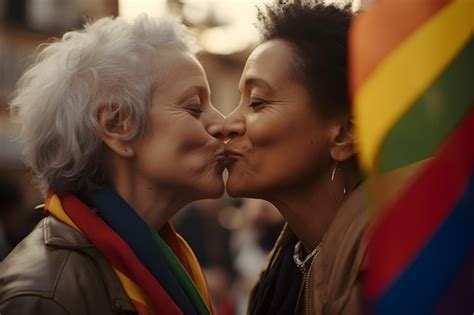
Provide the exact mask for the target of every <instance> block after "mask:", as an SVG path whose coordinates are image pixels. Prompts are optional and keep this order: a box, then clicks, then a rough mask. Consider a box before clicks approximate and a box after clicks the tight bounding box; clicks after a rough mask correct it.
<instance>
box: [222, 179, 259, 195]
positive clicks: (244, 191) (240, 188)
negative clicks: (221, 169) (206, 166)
mask: <svg viewBox="0 0 474 315" xmlns="http://www.w3.org/2000/svg"><path fill="white" fill-rule="evenodd" d="M244 184H245V183H242V182H241V181H236V180H233V178H232V176H231V175H230V173H229V178H228V179H227V183H226V191H227V194H228V195H229V196H231V197H234V198H238V197H247V198H251V197H250V196H251V195H253V194H252V191H249V189H248V188H249V187H248V186H247V185H244Z"/></svg>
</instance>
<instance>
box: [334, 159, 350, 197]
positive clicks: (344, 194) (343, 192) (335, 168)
mask: <svg viewBox="0 0 474 315" xmlns="http://www.w3.org/2000/svg"><path fill="white" fill-rule="evenodd" d="M338 166H339V165H338V162H336V165H335V166H334V169H333V170H332V173H331V186H334V178H335V177H336V171H341V170H342V169H341V168H340V167H338ZM331 191H332V197H333V198H334V200H335V201H336V202H339V203H342V202H343V201H344V197H345V196H346V193H347V190H346V183H344V187H343V190H342V195H343V197H342V199H341V200H337V198H336V196H335V193H334V189H331Z"/></svg>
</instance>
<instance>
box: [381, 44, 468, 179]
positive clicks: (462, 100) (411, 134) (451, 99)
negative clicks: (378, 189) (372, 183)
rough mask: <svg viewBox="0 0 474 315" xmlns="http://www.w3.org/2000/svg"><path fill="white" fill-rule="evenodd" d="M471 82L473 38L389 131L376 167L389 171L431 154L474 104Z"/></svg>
mask: <svg viewBox="0 0 474 315" xmlns="http://www.w3.org/2000/svg"><path fill="white" fill-rule="evenodd" d="M473 84H474V39H473V38H472V37H471V39H470V40H469V41H468V42H467V44H466V45H465V47H464V48H463V50H462V51H461V52H460V53H459V54H458V55H457V56H456V57H455V58H454V60H453V61H452V63H451V64H450V65H449V66H448V67H447V68H446V70H445V71H444V72H443V73H442V74H441V76H440V77H439V78H438V79H437V80H436V81H435V82H434V83H433V85H431V87H430V88H429V89H428V90H427V91H426V92H425V93H424V94H423V95H422V96H421V97H420V98H419V99H418V100H417V101H416V102H415V103H414V104H413V106H412V107H411V109H410V110H409V111H408V112H407V113H406V114H405V115H404V116H403V117H402V118H401V119H400V121H399V122H398V123H397V124H396V125H395V126H394V127H393V128H392V130H391V131H390V132H389V134H388V135H387V137H386V138H385V141H384V143H383V145H382V150H381V153H380V160H379V162H380V163H379V169H380V170H381V171H382V172H388V171H391V170H393V169H396V168H399V167H402V166H405V165H408V164H411V163H414V162H417V161H420V160H423V159H426V158H428V157H430V156H431V155H432V154H433V153H434V152H435V150H436V149H437V147H438V146H439V145H440V144H441V143H442V142H443V141H444V139H445V138H446V137H447V136H448V135H449V134H450V133H451V131H452V130H453V129H454V128H456V126H457V125H458V124H459V123H460V121H461V120H462V119H463V117H464V116H465V115H466V114H467V112H468V111H469V109H470V108H471V107H472V106H473V105H474V86H473ZM394 88H396V87H394ZM466 145H469V144H467V143H466Z"/></svg>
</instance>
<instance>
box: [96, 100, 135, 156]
mask: <svg viewBox="0 0 474 315" xmlns="http://www.w3.org/2000/svg"><path fill="white" fill-rule="evenodd" d="M97 121H98V123H99V126H100V130H101V132H100V138H101V139H102V141H103V142H104V143H105V145H106V146H107V147H108V148H109V149H110V150H112V151H113V152H115V153H116V154H117V155H119V156H121V157H124V158H132V157H133V156H134V154H135V153H134V151H133V147H132V145H131V144H130V140H127V136H128V133H129V131H130V129H131V127H132V121H131V119H130V115H129V114H128V113H126V112H124V111H123V110H120V109H119V107H118V106H117V105H116V104H104V105H103V106H101V107H100V109H99V111H98V112H97Z"/></svg>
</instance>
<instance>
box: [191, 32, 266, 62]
mask: <svg viewBox="0 0 474 315" xmlns="http://www.w3.org/2000/svg"><path fill="white" fill-rule="evenodd" d="M200 40H201V45H202V46H203V47H204V49H206V50H207V51H208V52H210V53H212V54H217V55H229V54H233V53H236V52H239V51H242V50H244V49H246V48H247V47H249V46H250V45H252V44H254V43H256V42H257V40H258V34H257V32H256V30H254V31H253V32H249V31H248V30H246V29H245V28H241V27H237V26H221V27H212V28H209V29H207V30H205V31H204V32H203V33H202V34H201V38H200Z"/></svg>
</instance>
